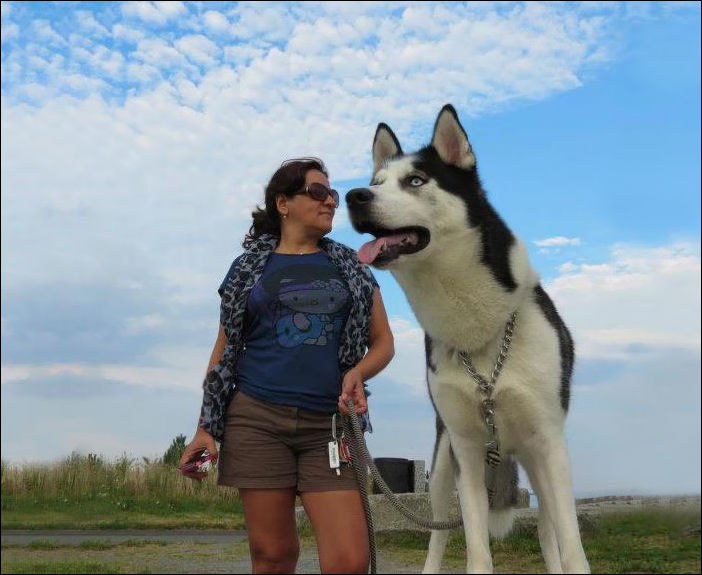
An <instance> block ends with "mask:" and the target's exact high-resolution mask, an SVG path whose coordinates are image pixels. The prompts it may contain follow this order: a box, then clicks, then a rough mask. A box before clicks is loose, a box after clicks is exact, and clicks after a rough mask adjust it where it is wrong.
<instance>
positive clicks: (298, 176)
mask: <svg viewBox="0 0 702 575" xmlns="http://www.w3.org/2000/svg"><path fill="white" fill-rule="evenodd" d="M310 170H319V171H320V172H322V173H323V174H324V175H325V176H327V177H329V174H328V172H327V168H326V166H325V165H324V162H322V160H320V159H319V158H314V157H310V158H295V159H292V160H285V161H284V162H283V163H282V164H281V165H280V167H279V168H278V169H277V170H276V171H275V173H274V174H273V176H272V177H271V179H270V181H269V182H268V185H267V186H266V191H265V202H266V205H265V207H264V208H260V207H256V209H255V210H254V211H253V212H251V216H252V217H253V223H252V224H251V227H250V228H249V232H248V234H246V237H245V238H244V242H243V244H242V245H243V247H244V249H246V248H248V247H249V245H250V244H251V242H253V241H254V240H255V239H256V238H258V237H259V236H261V235H262V234H272V235H274V236H278V237H280V214H279V213H278V207H277V205H276V196H278V195H279V194H283V195H285V196H288V197H290V196H293V195H294V194H295V192H297V191H299V190H300V189H301V188H302V187H303V186H304V185H305V177H306V176H307V172H309V171H310Z"/></svg>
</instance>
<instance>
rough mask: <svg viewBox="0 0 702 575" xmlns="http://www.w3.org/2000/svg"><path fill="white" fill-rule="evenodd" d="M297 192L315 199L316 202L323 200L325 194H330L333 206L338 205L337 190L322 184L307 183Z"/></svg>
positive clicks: (324, 199)
mask: <svg viewBox="0 0 702 575" xmlns="http://www.w3.org/2000/svg"><path fill="white" fill-rule="evenodd" d="M297 193H298V194H307V195H308V196H309V197H310V198H312V199H313V200H317V201H318V202H325V201H326V200H327V196H331V197H332V199H333V200H334V207H335V208H338V207H339V192H337V191H336V190H330V189H329V188H327V186H325V185H324V184H317V183H314V184H308V185H306V186H305V187H304V188H302V190H300V191H299V192H297Z"/></svg>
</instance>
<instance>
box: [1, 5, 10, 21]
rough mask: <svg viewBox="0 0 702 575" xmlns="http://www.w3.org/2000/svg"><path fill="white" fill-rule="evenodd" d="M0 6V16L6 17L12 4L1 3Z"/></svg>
mask: <svg viewBox="0 0 702 575" xmlns="http://www.w3.org/2000/svg"><path fill="white" fill-rule="evenodd" d="M1 6H2V8H1V10H2V12H0V15H2V17H3V18H6V17H8V16H9V15H10V13H11V12H12V4H11V3H10V2H2V4H1Z"/></svg>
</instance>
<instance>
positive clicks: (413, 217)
mask: <svg viewBox="0 0 702 575" xmlns="http://www.w3.org/2000/svg"><path fill="white" fill-rule="evenodd" d="M484 202H485V200H484V192H483V191H482V188H481V187H480V180H479V179H478V174H477V170H476V162H475V156H474V155H473V150H472V148H471V145H470V142H469V141H468V136H467V135H466V132H465V130H464V129H463V127H462V126H461V123H460V121H459V120H458V116H457V114H456V110H455V109H454V108H453V106H451V105H450V104H447V105H446V106H444V107H443V108H442V110H441V112H440V113H439V115H438V117H437V119H436V123H435V125H434V135H433V137H432V140H431V144H430V145H428V146H426V147H425V148H422V149H421V150H419V151H418V152H415V153H413V154H403V152H402V148H401V147H400V143H399V142H398V140H397V138H396V137H395V134H394V133H393V132H392V130H391V129H390V127H389V126H387V125H386V124H379V125H378V129H377V130H376V133H375V138H374V140H373V177H372V179H371V183H370V186H369V187H367V188H357V189H355V190H351V191H350V192H348V193H347V194H346V203H347V206H348V209H349V214H350V217H351V222H352V224H353V227H354V228H355V229H356V231H358V232H360V233H370V234H372V235H374V236H375V237H376V239H375V240H373V241H371V242H368V243H367V244H365V245H364V246H363V247H362V248H361V250H359V257H360V259H361V261H363V262H364V263H368V264H372V265H373V266H375V267H378V268H390V269H393V268H397V267H398V266H400V265H402V264H403V263H409V262H419V261H423V260H425V259H426V258H428V257H429V256H430V255H431V254H432V253H433V252H436V251H437V250H441V249H442V245H443V243H444V242H449V241H451V240H452V237H453V238H454V239H456V238H458V237H459V236H460V234H464V235H465V233H466V232H467V230H468V229H469V228H470V227H471V226H470V225H469V223H473V222H471V220H472V219H473V217H474V216H477V215H478V214H479V213H480V212H481V211H482V205H483V203H484Z"/></svg>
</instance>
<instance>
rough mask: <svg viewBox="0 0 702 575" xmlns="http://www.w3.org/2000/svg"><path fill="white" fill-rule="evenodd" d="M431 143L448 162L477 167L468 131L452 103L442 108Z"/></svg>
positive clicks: (470, 167) (462, 166)
mask: <svg viewBox="0 0 702 575" xmlns="http://www.w3.org/2000/svg"><path fill="white" fill-rule="evenodd" d="M431 145H432V146H433V147H434V149H435V150H436V151H437V152H438V153H439V157H440V158H441V159H442V160H443V161H444V162H446V163H447V164H452V165H454V166H458V167H459V168H463V169H464V170H470V169H472V168H474V167H475V156H474V155H473V148H471V146H470V142H469V141H468V136H467V135H466V131H465V130H464V129H463V126H461V122H459V120H458V114H456V110H455V109H454V107H453V106H452V105H451V104H446V105H445V106H444V107H443V108H441V112H439V116H438V117H437V118H436V124H434V135H433V136H432V139H431Z"/></svg>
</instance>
